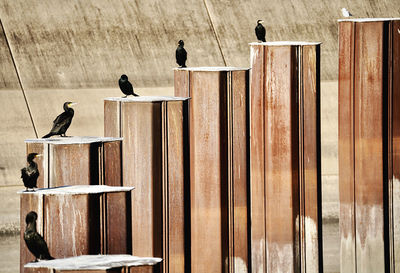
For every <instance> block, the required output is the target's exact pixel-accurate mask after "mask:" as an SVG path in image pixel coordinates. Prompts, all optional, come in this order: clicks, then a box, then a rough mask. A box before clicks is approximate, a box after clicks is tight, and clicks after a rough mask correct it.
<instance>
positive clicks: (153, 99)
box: [104, 96, 189, 102]
mask: <svg viewBox="0 0 400 273" xmlns="http://www.w3.org/2000/svg"><path fill="white" fill-rule="evenodd" d="M188 99H189V98H185V97H169V96H140V97H132V96H131V97H127V98H122V97H111V98H105V99H104V100H108V101H122V102H159V101H183V100H188Z"/></svg>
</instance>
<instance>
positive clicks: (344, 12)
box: [341, 8, 353, 17]
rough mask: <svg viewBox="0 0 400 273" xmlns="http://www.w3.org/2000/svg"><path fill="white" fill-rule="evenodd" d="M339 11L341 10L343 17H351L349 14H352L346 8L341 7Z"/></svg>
mask: <svg viewBox="0 0 400 273" xmlns="http://www.w3.org/2000/svg"><path fill="white" fill-rule="evenodd" d="M341 11H342V15H343V16H344V17H351V16H353V14H351V13H350V12H349V11H348V10H347V9H346V8H342V9H341Z"/></svg>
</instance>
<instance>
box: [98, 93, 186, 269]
mask: <svg viewBox="0 0 400 273" xmlns="http://www.w3.org/2000/svg"><path fill="white" fill-rule="evenodd" d="M187 104H188V99H187V98H174V97H138V98H108V99H105V101H104V117H105V119H104V130H105V131H104V132H105V135H106V136H114V137H120V136H121V137H124V141H123V145H122V157H123V160H122V161H123V185H124V186H135V188H136V190H135V191H134V192H133V193H132V254H133V255H138V256H151V257H161V258H163V272H164V273H167V272H171V273H175V272H176V273H179V272H182V273H183V272H185V266H188V263H186V261H185V247H186V244H187V243H188V242H186V239H185V227H186V225H187V224H188V223H185V204H186V201H185V196H184V192H185V191H187V189H186V186H187V183H186V182H185V181H186V180H187V177H188V175H189V174H188V173H187V171H188V169H187V168H186V167H185V164H187V159H186V158H187V155H186V154H187V151H188V150H187V143H186V142H187V115H188V114H187Z"/></svg>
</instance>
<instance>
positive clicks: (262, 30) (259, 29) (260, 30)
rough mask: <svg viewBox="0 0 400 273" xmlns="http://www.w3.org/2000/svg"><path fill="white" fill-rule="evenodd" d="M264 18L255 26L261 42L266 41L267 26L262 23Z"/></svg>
mask: <svg viewBox="0 0 400 273" xmlns="http://www.w3.org/2000/svg"><path fill="white" fill-rule="evenodd" d="M262 23H264V21H263V20H258V21H257V26H256V28H255V32H256V36H257V39H258V40H259V41H261V42H265V27H264V26H263V25H262Z"/></svg>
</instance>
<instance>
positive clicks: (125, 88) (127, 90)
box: [118, 74, 139, 98]
mask: <svg viewBox="0 0 400 273" xmlns="http://www.w3.org/2000/svg"><path fill="white" fill-rule="evenodd" d="M118 84H119V88H120V89H121V91H122V93H124V94H125V97H124V98H126V97H127V96H128V95H133V96H135V97H138V96H139V95H138V94H135V92H134V91H133V86H132V84H131V83H130V82H129V81H128V76H127V75H125V74H123V75H121V78H119V80H118Z"/></svg>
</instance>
